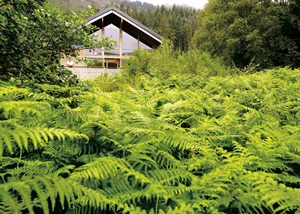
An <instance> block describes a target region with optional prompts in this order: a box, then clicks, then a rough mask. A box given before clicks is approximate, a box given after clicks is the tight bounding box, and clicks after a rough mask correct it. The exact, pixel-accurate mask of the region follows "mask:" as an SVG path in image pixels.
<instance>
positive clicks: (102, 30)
mask: <svg viewBox="0 0 300 214" xmlns="http://www.w3.org/2000/svg"><path fill="white" fill-rule="evenodd" d="M101 33H102V39H104V37H105V31H104V18H102V28H101ZM101 55H102V57H103V58H102V66H103V68H105V66H104V64H105V58H104V47H102V54H101Z"/></svg>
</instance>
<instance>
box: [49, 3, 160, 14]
mask: <svg viewBox="0 0 300 214" xmlns="http://www.w3.org/2000/svg"><path fill="white" fill-rule="evenodd" d="M49 2H50V3H51V4H53V5H54V6H55V7H57V8H59V9H60V10H62V11H70V10H73V11H75V12H80V11H84V10H88V8H89V7H92V6H93V7H95V9H98V10H103V9H104V8H105V7H106V6H107V5H111V4H114V5H120V4H121V3H122V2H124V5H125V7H126V6H127V5H128V6H129V7H130V8H131V9H133V7H134V5H137V8H138V10H141V9H144V10H147V9H148V8H149V7H150V8H151V10H155V9H156V6H155V5H153V4H150V3H147V2H144V3H143V2H141V1H128V0H125V1H123V0H49Z"/></svg>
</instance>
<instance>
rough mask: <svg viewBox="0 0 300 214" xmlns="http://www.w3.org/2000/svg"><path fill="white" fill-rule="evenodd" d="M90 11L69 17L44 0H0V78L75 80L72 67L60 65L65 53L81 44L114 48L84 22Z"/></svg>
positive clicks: (60, 82)
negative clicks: (98, 36)
mask: <svg viewBox="0 0 300 214" xmlns="http://www.w3.org/2000/svg"><path fill="white" fill-rule="evenodd" d="M86 15H87V14H75V13H72V14H70V15H69V17H68V19H66V17H64V15H63V14H62V13H61V12H60V11H59V10H58V9H53V6H52V5H50V4H44V1H42V0H39V1H33V0H25V1H19V0H13V1H9V0H3V1H1V3H0V29H1V30H0V35H1V36H0V38H1V39H0V79H1V80H4V81H8V80H10V79H11V78H14V79H17V80H21V82H22V85H27V86H32V85H33V84H34V83H47V84H57V85H65V84H67V85H68V84H69V85H71V84H73V85H74V84H76V77H72V75H71V74H72V73H71V71H69V70H67V69H64V68H63V67H61V66H60V58H61V56H62V54H64V55H65V56H74V57H76V56H77V55H78V46H83V47H89V48H92V49H93V48H95V47H101V46H105V47H107V48H111V47H112V46H113V43H112V42H109V40H108V38H105V39H103V40H102V41H98V40H97V39H95V36H90V34H91V33H92V32H93V30H95V29H94V27H92V26H91V25H89V26H85V24H86V20H85V19H84V18H85V16H86Z"/></svg>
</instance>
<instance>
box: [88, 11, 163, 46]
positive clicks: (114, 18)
mask: <svg viewBox="0 0 300 214" xmlns="http://www.w3.org/2000/svg"><path fill="white" fill-rule="evenodd" d="M102 18H103V21H102ZM86 20H87V21H88V23H87V25H88V24H93V25H96V26H97V27H99V28H102V27H106V26H108V25H110V24H113V25H115V26H116V27H118V28H120V27H121V25H122V30H123V31H125V32H126V33H128V34H129V35H131V36H132V37H134V38H136V39H138V38H139V40H140V41H141V42H143V43H144V44H146V45H147V46H149V47H151V48H157V47H159V46H160V45H161V44H162V41H161V36H160V35H158V34H157V33H155V32H154V31H152V30H150V29H149V28H147V27H146V26H144V25H143V24H141V23H139V22H138V21H136V20H135V19H133V18H132V17H130V16H128V15H127V14H126V13H124V12H122V11H121V10H119V9H117V8H116V7H114V6H111V7H109V8H106V9H105V10H103V11H100V12H99V13H96V14H94V15H92V16H90V17H88V18H87V19H86Z"/></svg>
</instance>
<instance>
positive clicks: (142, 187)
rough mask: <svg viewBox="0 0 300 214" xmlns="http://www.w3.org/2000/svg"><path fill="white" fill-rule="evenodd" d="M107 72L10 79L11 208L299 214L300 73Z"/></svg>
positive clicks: (5, 102) (4, 158) (6, 133)
mask: <svg viewBox="0 0 300 214" xmlns="http://www.w3.org/2000/svg"><path fill="white" fill-rule="evenodd" d="M101 78H102V79H106V82H112V83H114V84H118V78H120V77H117V76H116V77H105V76H103V77H99V78H98V79H95V80H89V81H87V82H84V83H83V84H82V85H81V86H80V87H59V86H51V85H45V84H44V85H39V84H36V85H35V86H34V88H32V89H29V88H17V87H14V86H5V84H3V85H2V87H1V90H0V91H1V94H0V100H1V104H0V111H1V114H0V118H1V120H0V126H1V129H0V136H1V137H0V145H1V146H0V148H1V150H0V155H1V160H0V170H1V171H0V172H1V173H0V177H1V179H0V183H1V184H0V189H1V190H0V200H1V204H0V209H1V212H5V213H19V212H20V211H21V210H23V211H26V212H30V213H62V212H67V213H78V212H81V213H89V212H92V213H170V214H171V213H180V214H182V213H286V212H288V211H293V212H295V211H296V210H298V209H299V204H300V203H299V201H300V197H299V194H300V190H299V182H300V178H299V172H300V169H299V167H300V166H299V158H300V149H299V138H300V124H299V117H300V116H299V96H298V92H299V90H300V81H299V79H300V70H291V69H288V68H283V69H273V70H268V71H266V72H263V73H256V74H252V75H247V76H237V75H233V76H228V77H208V78H203V77H201V75H198V76H187V75H179V74H177V75H173V76H170V77H169V78H163V79H160V78H157V77H153V78H150V77H140V81H138V82H137V83H136V84H135V85H136V86H135V87H130V86H127V87H126V86H124V85H122V87H123V89H122V90H118V91H115V92H102V90H101V88H102V86H101V85H100V86H97V85H96V84H99V82H100V80H99V79H101ZM63 210H65V211H63ZM141 210H144V211H141ZM298 211H299V210H298Z"/></svg>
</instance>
